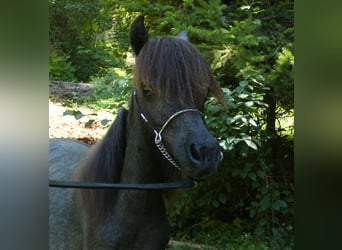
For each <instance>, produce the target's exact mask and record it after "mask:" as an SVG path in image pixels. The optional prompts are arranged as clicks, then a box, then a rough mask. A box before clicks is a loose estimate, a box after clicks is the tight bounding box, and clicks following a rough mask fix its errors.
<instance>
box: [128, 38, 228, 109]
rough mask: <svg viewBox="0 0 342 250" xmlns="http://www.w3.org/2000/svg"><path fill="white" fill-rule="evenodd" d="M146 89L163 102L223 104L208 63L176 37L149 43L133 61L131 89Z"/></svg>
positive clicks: (221, 95) (187, 43)
mask: <svg viewBox="0 0 342 250" xmlns="http://www.w3.org/2000/svg"><path fill="white" fill-rule="evenodd" d="M140 84H144V86H143V87H145V88H146V87H147V88H150V89H151V90H152V91H153V92H154V93H158V94H159V96H160V97H164V98H165V99H166V101H173V99H174V98H177V103H181V104H186V105H187V106H194V105H195V104H196V98H199V97H202V98H203V99H205V98H206V97H207V95H208V94H209V93H208V88H209V92H210V94H211V95H212V96H214V97H216V98H218V99H219V100H224V97H223V94H222V90H221V88H220V87H219V85H218V84H217V82H216V80H215V78H214V76H213V74H212V72H211V70H210V67H209V65H208V63H207V62H206V61H205V59H204V58H203V56H202V55H201V53H200V52H199V51H198V50H197V49H196V48H195V47H194V46H193V45H192V44H191V43H189V42H188V41H185V40H183V39H180V38H177V37H154V38H151V39H149V40H148V41H147V42H146V44H145V45H144V46H143V48H142V49H141V51H140V53H139V55H138V56H137V58H136V65H135V71H134V85H135V87H139V85H140Z"/></svg>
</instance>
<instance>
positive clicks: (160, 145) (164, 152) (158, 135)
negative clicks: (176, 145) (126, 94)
mask: <svg viewBox="0 0 342 250" xmlns="http://www.w3.org/2000/svg"><path fill="white" fill-rule="evenodd" d="M133 95H134V98H135V101H136V104H137V106H138V109H139V113H140V117H141V118H142V119H143V121H144V122H145V123H146V124H147V125H148V126H149V127H150V128H151V129H152V130H153V132H154V134H155V138H154V143H155V144H156V146H157V148H158V149H159V151H160V152H161V153H162V155H163V156H164V157H165V158H166V159H167V160H168V161H169V162H170V163H171V164H172V165H173V166H174V167H176V168H177V169H178V170H181V167H180V166H179V165H178V164H177V162H176V161H175V160H174V159H173V157H172V156H171V155H170V153H169V152H168V151H167V149H166V147H165V145H164V143H163V142H162V140H163V137H162V133H163V132H164V130H165V128H166V127H167V125H169V124H170V123H171V121H172V120H173V119H174V118H175V117H177V116H179V115H181V114H183V113H186V112H197V113H199V114H200V115H201V116H202V117H203V113H202V112H201V111H199V110H197V109H182V110H180V111H177V112H175V113H173V114H172V115H171V116H170V117H169V118H168V119H167V120H166V121H165V122H164V124H163V126H162V127H161V129H160V130H159V131H158V130H157V129H155V128H154V127H153V126H152V125H151V124H150V123H149V121H148V119H147V118H146V116H145V115H144V113H143V112H142V111H141V108H140V107H139V105H138V101H137V93H136V91H135V90H134V91H133Z"/></svg>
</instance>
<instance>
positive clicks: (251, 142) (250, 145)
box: [243, 139, 258, 150]
mask: <svg viewBox="0 0 342 250" xmlns="http://www.w3.org/2000/svg"><path fill="white" fill-rule="evenodd" d="M243 141H244V142H245V143H246V144H247V146H248V147H250V148H252V149H254V150H258V146H257V145H256V144H255V143H254V142H253V141H252V140H248V139H244V140H243Z"/></svg>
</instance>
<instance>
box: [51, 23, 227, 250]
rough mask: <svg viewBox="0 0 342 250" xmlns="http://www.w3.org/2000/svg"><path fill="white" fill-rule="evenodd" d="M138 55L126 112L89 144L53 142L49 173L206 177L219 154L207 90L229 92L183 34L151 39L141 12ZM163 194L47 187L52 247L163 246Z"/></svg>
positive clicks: (134, 37) (149, 179) (97, 178)
mask: <svg viewBox="0 0 342 250" xmlns="http://www.w3.org/2000/svg"><path fill="white" fill-rule="evenodd" d="M129 41H130V44H131V47H132V49H133V51H134V53H135V55H136V62H135V68H134V74H133V86H132V96H131V98H130V100H129V109H128V110H126V109H122V110H120V111H119V112H118V114H117V116H116V118H115V121H114V122H113V124H112V125H111V127H110V128H109V130H108V131H107V133H106V135H105V136H104V138H103V139H102V140H101V141H100V142H98V143H97V144H95V145H94V146H93V147H91V148H90V149H89V148H88V146H85V145H82V144H81V143H79V142H75V141H72V140H68V139H51V140H50V151H49V152H50V157H49V169H50V170H49V177H50V178H55V179H56V178H58V179H61V180H70V179H71V180H73V181H76V182H101V183H140V184H144V183H145V184H146V183H166V182H179V181H189V180H203V179H205V178H208V177H210V176H212V175H213V174H215V172H216V170H217V167H218V165H219V163H220V161H221V160H222V156H221V155H222V153H221V148H220V146H219V144H218V142H217V140H216V139H215V138H214V137H213V136H212V135H211V134H210V133H209V131H208V129H207V128H206V126H205V121H204V116H203V110H204V103H205V101H206V99H207V98H208V96H209V95H210V96H214V97H216V98H217V99H219V100H224V97H223V93H222V90H221V88H220V87H219V85H218V84H217V82H216V81H215V78H214V76H213V74H212V72H211V70H210V66H209V65H208V63H207V62H206V61H205V59H204V58H203V56H202V55H201V53H200V52H199V51H198V50H197V49H196V48H195V47H194V46H193V45H192V44H191V43H190V42H189V41H187V39H184V32H183V33H182V34H181V36H180V37H158V36H157V37H153V38H149V35H148V31H147V29H146V27H145V24H144V16H139V17H137V18H136V19H135V20H134V22H133V23H132V25H131V28H130V32H129ZM164 195H165V191H163V190H126V189H101V188H99V189H79V188H77V189H73V191H70V189H56V188H50V193H49V222H50V225H49V237H50V238H49V242H50V243H49V247H50V249H71V250H72V249H119V250H134V249H139V250H143V249H146V250H147V249H148V250H159V249H165V248H166V246H167V243H168V241H169V239H170V231H169V225H168V220H167V214H166V208H165V204H164Z"/></svg>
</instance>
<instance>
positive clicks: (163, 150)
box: [154, 131, 181, 171]
mask: <svg viewBox="0 0 342 250" xmlns="http://www.w3.org/2000/svg"><path fill="white" fill-rule="evenodd" d="M154 132H155V133H156V138H155V139H154V143H155V144H156V146H157V148H158V149H159V151H160V152H161V153H162V155H163V156H164V157H165V158H166V159H167V160H168V161H169V162H170V163H171V164H172V165H173V166H174V167H176V168H177V169H178V170H179V171H180V170H181V168H180V166H179V165H178V164H177V163H176V161H175V160H174V159H173V157H172V156H171V155H170V154H169V152H168V151H167V149H166V147H165V145H164V143H163V142H162V140H161V134H160V133H157V131H154Z"/></svg>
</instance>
